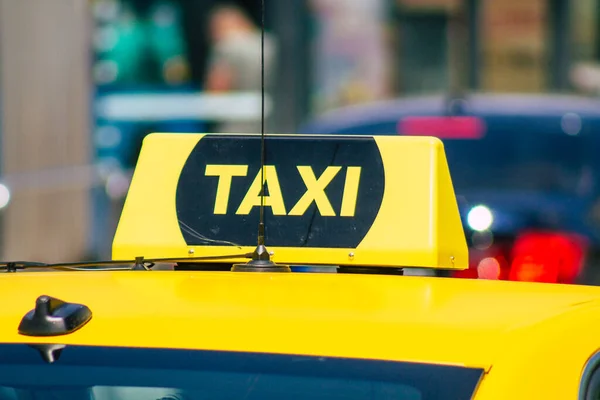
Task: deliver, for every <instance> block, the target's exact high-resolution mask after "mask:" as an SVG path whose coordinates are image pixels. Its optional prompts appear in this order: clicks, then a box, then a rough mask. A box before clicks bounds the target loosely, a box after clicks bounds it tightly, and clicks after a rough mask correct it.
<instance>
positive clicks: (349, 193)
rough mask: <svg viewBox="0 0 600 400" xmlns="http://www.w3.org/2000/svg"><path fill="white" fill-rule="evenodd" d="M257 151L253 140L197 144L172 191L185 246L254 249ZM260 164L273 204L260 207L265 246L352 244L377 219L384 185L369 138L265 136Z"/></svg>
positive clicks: (221, 138) (222, 138)
mask: <svg viewBox="0 0 600 400" xmlns="http://www.w3.org/2000/svg"><path fill="white" fill-rule="evenodd" d="M260 150H261V149H260V136H235V135H208V136H205V137H203V138H202V139H201V140H200V141H199V142H198V144H197V145H196V147H195V148H194V150H193V151H192V152H191V154H190V156H189V158H188V159H187V161H186V163H185V165H184V167H183V170H182V172H181V175H180V177H179V182H178V185H177V195H176V207H177V218H178V220H179V227H180V229H181V232H182V234H183V237H184V239H185V241H186V243H187V245H189V246H203V245H205V246H210V245H213V246H214V245H223V243H219V242H232V243H235V244H238V245H240V246H255V245H256V241H257V226H258V220H259V206H258V204H259V202H257V199H259V197H258V194H259V193H260V178H259V174H260ZM266 165H267V166H268V169H266V170H265V172H266V174H265V175H266V177H267V178H268V179H267V189H266V194H267V195H268V196H271V197H272V199H274V200H275V201H274V203H276V204H275V206H267V207H265V224H266V233H265V240H266V243H267V245H268V246H274V247H314V248H355V247H357V246H358V244H359V243H360V242H361V241H362V239H363V238H364V237H365V235H366V234H367V232H368V231H369V229H370V227H371V225H372V224H373V222H374V221H375V218H376V217H377V213H378V212H379V208H380V206H381V202H382V200H383V192H384V186H385V183H384V168H383V161H382V159H381V154H380V152H379V149H378V147H377V144H376V142H375V140H374V139H373V138H370V137H348V138H340V137H331V136H313V137H298V136H269V137H268V138H267V141H266ZM273 171H275V172H273ZM244 172H245V173H244ZM273 176H276V177H277V181H278V183H279V185H278V186H279V189H280V190H277V185H276V183H277V182H275V181H274V179H273V178H272V177H273ZM255 179H257V185H255V186H254V187H252V184H253V182H254V181H255ZM325 183H327V184H325ZM307 186H308V187H309V188H310V189H312V191H311V190H308V192H309V193H308V194H307ZM253 188H254V189H255V190H251V189H253ZM217 193H219V196H217ZM217 197H218V199H217ZM315 197H316V198H317V200H316V201H315V199H314V198H315ZM303 198H304V200H302V199H303ZM244 200H246V201H244ZM253 201H254V203H255V204H257V205H256V206H254V207H252V204H251V203H252V202H253ZM267 201H269V200H267ZM328 204H329V205H328ZM276 214H277V215H276ZM323 214H325V215H323Z"/></svg>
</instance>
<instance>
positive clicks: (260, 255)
mask: <svg viewBox="0 0 600 400" xmlns="http://www.w3.org/2000/svg"><path fill="white" fill-rule="evenodd" d="M279 1H281V0H279ZM260 29H261V30H260V80H261V121H260V125H261V129H260V170H261V174H260V175H261V176H260V179H261V186H260V187H261V190H260V218H259V222H258V243H257V244H258V245H257V246H256V249H255V250H254V252H253V253H252V260H251V261H249V262H248V263H246V264H234V265H233V267H232V268H231V270H232V271H235V272H291V269H290V267H289V266H287V265H279V264H275V263H274V262H273V261H272V260H271V254H270V253H269V251H268V250H267V248H266V246H265V166H266V151H265V147H266V146H265V142H266V140H265V0H261V27H260Z"/></svg>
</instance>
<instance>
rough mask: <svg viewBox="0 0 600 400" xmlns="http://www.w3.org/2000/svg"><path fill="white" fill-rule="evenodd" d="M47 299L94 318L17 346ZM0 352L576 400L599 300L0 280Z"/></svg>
mask: <svg viewBox="0 0 600 400" xmlns="http://www.w3.org/2000/svg"><path fill="white" fill-rule="evenodd" d="M42 294H47V295H51V296H55V297H58V298H60V299H63V300H65V301H69V302H78V303H83V304H86V305H87V306H89V307H90V309H91V310H92V312H93V317H92V320H91V321H90V322H89V323H88V324H87V325H86V326H84V327H83V328H81V329H80V330H78V331H76V332H74V333H72V334H70V335H66V336H61V337H59V338H57V337H54V338H31V337H25V336H21V335H19V334H18V333H17V327H18V325H19V322H20V320H21V318H22V317H23V315H25V313H26V312H27V311H29V310H30V309H31V308H32V307H33V305H34V302H35V299H36V298H37V297H38V296H39V295H42ZM0 301H2V303H3V304H10V307H6V306H3V307H0V327H2V328H1V329H0V342H4V343H22V342H26V343H32V342H35V343H40V342H41V343H56V342H59V343H62V344H83V345H102V346H136V347H168V348H184V349H209V350H230V351H250V352H273V353H293V354H306V355H322V356H338V357H358V358H369V359H384V360H402V361H418V362H427V363H442V364H454V365H465V366H476V367H481V368H484V369H485V370H486V371H487V373H486V375H485V378H484V379H483V381H482V383H481V385H480V388H479V391H478V393H477V396H476V397H475V398H476V399H484V400H485V399H506V398H511V399H533V398H553V399H554V398H561V399H563V398H565V399H566V398H575V397H574V396H575V395H576V393H577V390H578V385H579V380H580V376H581V373H582V370H583V367H584V365H585V362H586V360H587V359H588V358H589V357H590V356H591V355H592V354H593V353H594V352H595V351H596V350H597V349H598V348H599V347H600V339H599V338H600V288H596V287H584V286H567V285H549V284H533V283H517V282H498V281H481V280H458V279H449V278H446V279H444V278H430V277H403V276H380V275H347V274H305V273H304V274H294V273H291V274H257V273H254V274H253V273H249V274H244V273H227V272H217V273H209V272H172V271H149V272H73V273H67V272H55V273H52V272H49V273H17V274H2V275H0Z"/></svg>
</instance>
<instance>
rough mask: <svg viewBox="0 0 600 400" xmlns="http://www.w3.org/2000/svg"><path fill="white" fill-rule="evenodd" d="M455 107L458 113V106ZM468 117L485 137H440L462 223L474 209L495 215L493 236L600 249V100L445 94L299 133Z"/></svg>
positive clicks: (327, 119)
mask: <svg viewBox="0 0 600 400" xmlns="http://www.w3.org/2000/svg"><path fill="white" fill-rule="evenodd" d="M457 105H458V107H456V106H457ZM444 115H471V116H476V117H478V118H480V119H482V120H483V121H484V123H485V126H486V129H485V135H484V137H483V138H481V139H472V140H467V139H443V141H444V145H445V151H446V156H447V158H448V163H449V166H450V171H451V174H452V178H453V183H454V187H455V190H456V193H457V196H458V201H459V207H460V208H461V214H462V216H463V221H464V219H465V214H466V213H467V212H468V210H470V209H471V207H472V206H473V205H476V204H486V205H487V206H488V207H491V208H492V209H494V214H495V215H496V218H495V221H494V224H495V226H494V227H493V228H494V231H495V232H497V233H503V234H509V235H510V234H514V233H516V232H518V231H520V230H522V229H524V228H527V227H542V228H550V229H563V230H570V231H575V232H578V233H582V234H585V235H586V236H587V237H589V238H590V239H592V240H593V241H597V242H599V243H600V229H599V228H600V227H599V226H598V225H597V224H595V223H594V221H593V220H592V219H591V218H590V211H591V208H592V207H593V206H594V204H595V203H596V201H597V200H598V198H599V195H600V157H599V153H600V100H596V99H589V98H581V97H573V96H532V95H474V96H469V97H467V98H466V99H465V100H459V101H454V102H453V101H452V100H447V99H445V98H444V97H442V96H437V97H436V96H432V97H421V98H415V99H401V100H395V101H389V102H384V103H379V104H373V105H367V106H354V107H348V108H347V109H345V110H340V111H336V112H333V113H330V114H329V115H326V116H324V117H322V118H320V119H317V120H316V121H314V122H312V123H310V124H308V125H306V126H305V127H303V128H302V129H301V130H300V133H308V134H317V133H319V134H327V133H329V134H356V135H364V134H368V135H395V134H398V133H397V130H398V128H397V127H398V122H399V121H400V120H402V119H403V118H405V117H408V116H444Z"/></svg>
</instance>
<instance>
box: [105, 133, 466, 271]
mask: <svg viewBox="0 0 600 400" xmlns="http://www.w3.org/2000/svg"><path fill="white" fill-rule="evenodd" d="M208 136H209V135H204V134H197V135H196V134H152V135H149V136H147V137H146V138H145V139H144V144H143V146H142V150H141V153H140V157H139V161H138V164H137V167H136V170H135V173H134V176H133V180H132V183H131V187H130V190H129V194H128V196H127V199H126V202H125V207H124V209H123V213H122V215H121V220H120V222H119V226H118V229H117V232H116V235H115V239H114V242H113V259H118V260H123V259H133V258H135V257H138V256H144V257H146V258H158V257H182V258H185V257H189V256H190V254H192V253H191V252H190V251H192V250H193V256H194V257H202V256H207V255H210V256H214V255H230V254H243V253H246V252H251V251H252V250H254V248H253V247H243V248H236V247H233V246H222V245H220V246H213V245H211V246H188V245H187V244H186V242H185V240H184V238H183V235H182V233H181V231H180V228H179V225H178V219H177V211H176V190H177V183H178V181H179V176H180V174H181V171H182V168H183V167H184V164H185V163H186V160H187V158H188V157H189V156H190V153H191V152H192V150H193V149H194V147H195V146H196V145H197V144H198V142H199V141H202V140H203V139H204V138H206V137H208ZM229 136H236V135H229ZM237 136H246V137H253V138H256V140H259V138H260V136H259V135H237ZM268 136H269V137H271V136H284V135H268ZM294 137H295V138H304V139H305V140H307V141H308V140H313V139H311V138H313V137H314V136H310V135H307V136H303V135H295V136H294ZM333 137H334V136H329V138H333ZM344 139H345V140H348V137H347V136H346V137H344ZM374 140H375V142H376V144H377V148H378V149H379V152H380V154H381V158H382V162H383V168H384V176H385V191H384V195H383V200H382V202H381V206H380V209H379V213H378V215H377V217H376V219H375V221H374V222H373V223H372V225H371V227H370V229H369V231H368V232H367V234H366V236H365V237H364V238H363V240H362V241H361V242H360V244H359V245H358V246H357V247H356V248H309V247H277V246H269V250H272V251H274V252H275V261H276V262H279V263H295V264H313V265H314V264H328V265H360V266H368V265H375V266H411V267H429V268H444V269H464V268H467V267H468V250H467V244H466V240H465V236H464V233H463V230H462V223H461V220H460V216H459V211H458V206H457V204H456V198H455V195H454V189H453V187H452V181H451V178H450V172H449V170H448V165H447V162H446V156H445V153H444V147H443V144H442V142H441V141H440V140H439V139H437V138H430V137H407V136H376V137H374ZM257 156H258V155H257ZM258 160H259V159H258V158H257V161H258ZM309 167H310V166H307V167H306V168H309ZM244 171H245V169H244V170H243V171H242V172H244ZM267 171H269V170H267ZM300 171H301V172H302V171H303V170H302V169H301V168H300ZM350 171H352V170H350ZM354 172H356V171H354ZM214 173H215V172H214V171H212V170H211V171H209V174H210V175H211V176H212V175H214ZM230 173H232V174H233V172H231V171H230ZM311 173H312V172H311ZM268 175H269V173H267V176H268ZM311 179H312V178H311ZM282 185H283V183H282ZM356 185H357V183H356V182H355V181H352V180H349V181H348V182H347V185H346V186H345V188H352V187H357V186H356ZM251 190H252V189H250V191H251ZM216 191H218V189H216ZM216 191H215V193H208V192H206V195H207V196H213V197H215V198H217V197H222V196H225V194H224V193H225V192H220V193H219V194H217V192H216ZM149 193H152V195H151V196H150V195H149ZM351 204H352V196H349V197H348V198H346V201H345V205H344V210H343V212H344V213H346V214H352V211H351V210H352V207H351ZM300 208H302V209H304V208H305V207H300ZM214 209H215V210H216V212H217V213H220V212H222V207H221V206H219V205H216V204H215V207H214ZM209 211H210V212H213V209H211V210H209ZM295 212H296V211H295V210H294V209H292V211H291V212H290V214H289V215H288V218H299V216H297V215H293V214H294V213H295ZM308 217H310V216H308ZM203 218H211V216H210V215H206V216H203ZM332 218H334V217H332ZM338 218H341V217H338ZM257 222H258V221H257ZM203 234H206V233H203ZM267 244H268V243H267ZM350 253H352V256H349V255H350ZM235 261H237V262H244V261H245V260H244V259H237V260H235Z"/></svg>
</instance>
